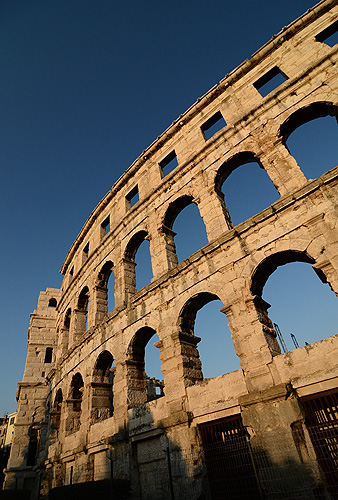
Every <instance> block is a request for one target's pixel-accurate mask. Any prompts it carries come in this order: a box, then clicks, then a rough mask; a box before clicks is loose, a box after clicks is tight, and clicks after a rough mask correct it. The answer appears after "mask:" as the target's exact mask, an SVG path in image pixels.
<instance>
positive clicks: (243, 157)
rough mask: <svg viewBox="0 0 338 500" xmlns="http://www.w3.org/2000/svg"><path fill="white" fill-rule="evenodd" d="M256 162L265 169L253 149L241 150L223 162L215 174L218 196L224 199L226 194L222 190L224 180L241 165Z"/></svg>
mask: <svg viewBox="0 0 338 500" xmlns="http://www.w3.org/2000/svg"><path fill="white" fill-rule="evenodd" d="M251 162H256V163H258V165H259V166H260V167H261V168H263V169H264V167H263V165H262V164H261V162H260V159H259V158H258V157H257V156H256V155H255V153H253V152H252V151H241V152H239V153H236V154H235V155H234V156H232V157H231V158H230V159H229V160H227V161H226V162H225V163H223V164H222V165H221V166H220V167H219V169H218V171H217V173H216V176H215V190H216V193H217V194H218V196H219V197H220V198H221V199H222V200H223V201H224V194H223V192H222V185H223V183H224V181H225V180H226V179H227V178H228V177H229V175H230V174H231V172H233V171H234V170H235V169H236V168H238V167H240V166H241V165H245V164H246V163H251Z"/></svg>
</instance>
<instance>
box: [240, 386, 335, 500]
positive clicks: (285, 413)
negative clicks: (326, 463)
mask: <svg viewBox="0 0 338 500" xmlns="http://www.w3.org/2000/svg"><path fill="white" fill-rule="evenodd" d="M239 403H240V406H241V414H242V419H243V424H244V426H245V427H246V428H247V430H248V433H249V435H250V444H249V446H250V449H251V457H252V459H253V463H254V464H255V473H256V478H257V480H258V482H259V485H260V489H261V492H262V498H290V497H291V496H292V498H293V497H294V496H293V495H294V494H295V492H296V493H297V498H300V499H303V500H308V499H309V498H311V499H312V498H313V499H314V498H317V496H316V494H315V492H316V490H317V491H320V488H321V486H322V485H321V476H320V473H319V470H318V465H317V462H316V455H315V452H314V450H313V447H312V443H311V440H310V438H309V435H308V432H307V430H306V427H305V424H304V414H303V412H302V409H301V407H300V404H299V402H298V399H297V398H296V396H295V393H294V391H293V389H292V386H291V385H285V384H279V385H276V386H274V387H270V388H269V389H265V390H264V391H257V392H251V393H250V394H247V395H244V396H240V397H239ZM311 490H312V491H313V492H314V495H313V497H312V496H309V491H311ZM325 498H326V497H325Z"/></svg>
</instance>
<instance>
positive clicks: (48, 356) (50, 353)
mask: <svg viewBox="0 0 338 500" xmlns="http://www.w3.org/2000/svg"><path fill="white" fill-rule="evenodd" d="M52 357H53V348H52V347H47V348H46V354H45V363H51V362H52Z"/></svg>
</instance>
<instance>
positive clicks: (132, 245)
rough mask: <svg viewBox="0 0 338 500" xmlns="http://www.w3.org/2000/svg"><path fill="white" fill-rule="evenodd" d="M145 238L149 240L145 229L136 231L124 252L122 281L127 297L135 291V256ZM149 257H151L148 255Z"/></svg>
mask: <svg viewBox="0 0 338 500" xmlns="http://www.w3.org/2000/svg"><path fill="white" fill-rule="evenodd" d="M145 240H149V234H148V232H147V231H145V230H141V231H138V232H137V233H135V234H134V235H133V236H132V237H131V239H130V240H129V242H128V244H127V246H126V249H125V252H124V259H123V264H124V281H125V294H126V296H127V298H129V297H130V296H132V295H134V294H135V293H136V292H137V283H136V272H135V267H136V262H135V257H136V253H137V251H138V249H139V248H140V246H141V245H142V243H143V242H144V241H145ZM150 259H151V257H150Z"/></svg>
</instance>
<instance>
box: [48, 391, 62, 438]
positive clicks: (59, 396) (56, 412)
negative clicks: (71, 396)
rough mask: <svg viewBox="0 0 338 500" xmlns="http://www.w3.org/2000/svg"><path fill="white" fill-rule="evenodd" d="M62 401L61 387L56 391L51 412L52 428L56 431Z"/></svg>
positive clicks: (58, 426) (59, 420)
mask: <svg viewBox="0 0 338 500" xmlns="http://www.w3.org/2000/svg"><path fill="white" fill-rule="evenodd" d="M62 403H63V394H62V389H61V388H60V389H58V390H57V391H56V394H55V399H54V403H53V409H52V412H51V418H52V428H53V429H54V430H55V431H58V430H59V429H60V425H61V411H62Z"/></svg>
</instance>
